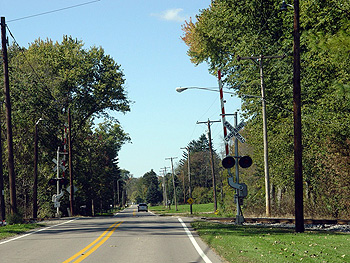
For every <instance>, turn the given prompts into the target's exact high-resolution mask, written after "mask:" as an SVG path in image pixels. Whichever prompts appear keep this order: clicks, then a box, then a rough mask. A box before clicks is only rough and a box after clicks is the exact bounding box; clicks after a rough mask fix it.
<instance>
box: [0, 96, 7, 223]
mask: <svg viewBox="0 0 350 263" xmlns="http://www.w3.org/2000/svg"><path fill="white" fill-rule="evenodd" d="M0 107H1V108H0V111H1V110H2V103H0ZM0 127H1V120H0ZM4 195H5V193H4V171H3V169H2V140H1V128H0V220H1V223H3V222H4V221H5V218H6V212H5V196H4ZM1 223H0V225H1Z"/></svg>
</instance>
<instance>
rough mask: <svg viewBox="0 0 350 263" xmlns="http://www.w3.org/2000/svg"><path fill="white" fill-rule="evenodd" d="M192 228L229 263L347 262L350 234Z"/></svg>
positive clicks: (208, 224)
mask: <svg viewBox="0 0 350 263" xmlns="http://www.w3.org/2000/svg"><path fill="white" fill-rule="evenodd" d="M192 226H193V227H194V229H196V230H197V232H198V233H199V235H200V236H201V237H202V239H203V240H204V241H205V242H206V243H207V244H208V245H209V246H210V247H212V248H213V249H214V250H215V251H216V252H217V253H218V254H219V255H221V256H222V257H223V258H225V259H226V260H227V261H229V262H246V263H249V262H269V263H270V262H332V263H334V262H350V249H349V248H350V234H344V233H335V232H326V231H306V232H305V233H295V232H294V229H285V228H270V227H261V226H237V225H231V224H230V225H227V224H219V223H211V222H202V221H200V222H199V221H197V222H193V223H192Z"/></svg>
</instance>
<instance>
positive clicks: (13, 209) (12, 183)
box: [1, 17, 17, 215]
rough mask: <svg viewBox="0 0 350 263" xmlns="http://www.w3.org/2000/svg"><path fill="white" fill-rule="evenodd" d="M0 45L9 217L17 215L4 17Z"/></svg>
mask: <svg viewBox="0 0 350 263" xmlns="http://www.w3.org/2000/svg"><path fill="white" fill-rule="evenodd" d="M1 44H2V58H3V65H4V93H5V107H6V128H7V146H8V169H9V171H8V173H9V184H10V212H11V215H14V214H16V213H17V199H16V175H15V165H14V158H13V139H12V120H11V100H10V84H9V72H8V59H7V40H6V23H5V17H1Z"/></svg>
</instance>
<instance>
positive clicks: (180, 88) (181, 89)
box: [175, 87, 237, 95]
mask: <svg viewBox="0 0 350 263" xmlns="http://www.w3.org/2000/svg"><path fill="white" fill-rule="evenodd" d="M187 89H200V90H208V91H214V92H220V91H219V88H218V87H212V88H202V87H177V88H176V89H175V90H176V91H177V92H179V93H180V92H183V91H185V90H187ZM223 93H227V94H232V95H237V94H236V93H235V92H230V91H223Z"/></svg>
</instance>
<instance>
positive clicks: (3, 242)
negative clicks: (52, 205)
mask: <svg viewBox="0 0 350 263" xmlns="http://www.w3.org/2000/svg"><path fill="white" fill-rule="evenodd" d="M74 220H77V218H75V219H72V220H69V221H66V222H63V223H59V224H57V225H53V226H49V227H45V228H41V229H39V230H36V231H32V232H30V233H27V234H24V235H20V236H17V237H14V238H11V239H8V240H5V241H2V242H0V245H2V244H5V243H8V242H11V241H15V240H17V239H20V238H23V237H27V236H30V235H32V234H35V233H38V232H41V231H44V230H47V229H50V228H53V227H56V226H60V225H64V224H67V223H70V222H72V221H74Z"/></svg>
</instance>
